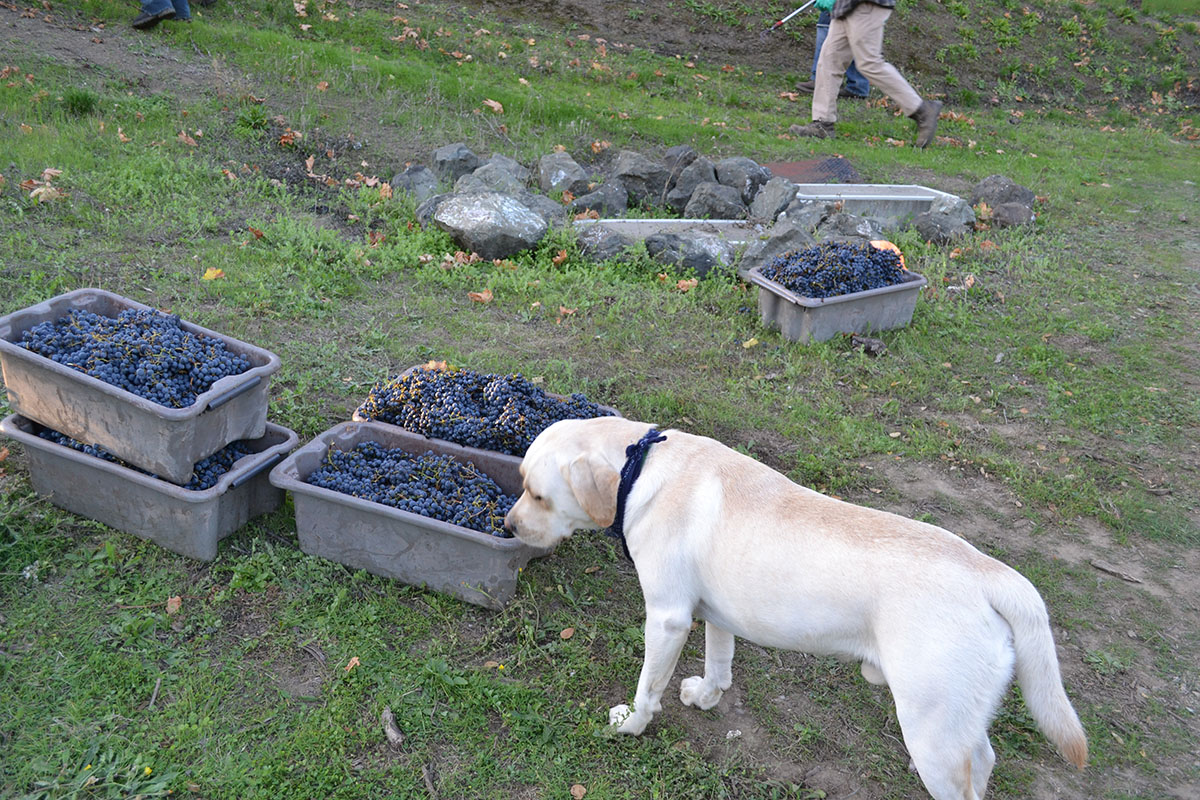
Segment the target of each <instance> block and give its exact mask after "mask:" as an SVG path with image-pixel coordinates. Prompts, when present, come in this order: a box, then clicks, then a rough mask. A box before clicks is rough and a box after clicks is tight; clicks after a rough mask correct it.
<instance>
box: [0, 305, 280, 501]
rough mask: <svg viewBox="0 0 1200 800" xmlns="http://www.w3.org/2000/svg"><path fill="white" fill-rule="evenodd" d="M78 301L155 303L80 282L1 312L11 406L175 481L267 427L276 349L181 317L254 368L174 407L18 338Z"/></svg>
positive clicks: (112, 310) (112, 311)
mask: <svg viewBox="0 0 1200 800" xmlns="http://www.w3.org/2000/svg"><path fill="white" fill-rule="evenodd" d="M73 308H79V309H85V310H88V311H92V312H94V313H96V314H101V315H103V316H106V317H115V316H117V315H118V314H120V313H121V312H122V311H124V310H125V309H128V308H136V309H146V308H149V306H145V305H142V304H141V303H138V302H135V301H133V300H129V299H128V298H125V297H121V296H120V295H115V294H112V293H110V292H106V291H103V290H101V289H77V290H76V291H74V292H69V293H67V294H63V295H59V296H58V297H54V298H51V299H50V300H47V301H45V302H43V303H38V304H37V305H35V306H30V307H29V308H26V309H23V310H21V311H16V312H14V313H12V314H9V315H7V316H4V317H0V370H2V371H3V375H4V385H5V388H6V389H7V390H8V400H9V403H10V404H11V405H12V409H13V411H16V412H17V413H19V414H21V415H22V416H25V417H28V418H29V419H32V420H35V421H37V422H40V423H41V424H43V425H45V426H46V427H48V428H53V429H54V430H56V431H58V432H60V433H63V434H65V435H67V436H70V437H71V438H72V439H76V440H78V441H81V442H86V443H88V444H96V445H99V446H101V447H103V448H104V449H105V450H107V451H109V452H110V453H112V454H113V455H115V456H116V457H118V458H120V459H122V460H124V461H126V462H128V463H130V464H133V465H135V466H137V467H141V468H142V469H144V470H146V471H147V472H153V473H154V474H155V475H161V476H162V477H164V478H166V479H167V480H169V481H173V482H175V483H186V482H187V480H188V476H190V475H191V473H192V465H193V464H195V463H196V462H197V461H199V460H200V459H202V458H204V457H205V456H209V455H212V454H213V453H215V452H217V451H218V450H220V449H221V448H222V447H224V446H225V445H227V444H229V443H230V442H235V441H238V440H239V439H257V438H258V437H260V436H262V435H263V433H264V432H265V431H266V425H267V388H268V386H269V384H270V380H271V375H273V374H274V373H275V372H276V371H277V370H278V369H279V358H278V356H276V355H275V354H274V353H271V352H269V351H267V350H263V349H261V348H258V347H254V346H253V345H249V344H246V343H245V342H240V341H238V340H237V339H231V338H229V337H227V336H222V335H221V334H219V333H216V332H214V331H210V330H208V329H207V328H202V327H200V326H199V325H193V324H191V323H189V322H184V323H182V327H183V329H184V330H187V331H189V332H191V333H195V334H203V335H205V336H211V337H213V338H215V339H220V340H221V341H222V342H224V343H225V347H226V348H228V349H229V350H230V351H231V352H234V353H240V354H241V355H244V356H245V357H246V358H247V359H248V360H249V361H250V369H249V370H247V371H246V372H243V373H241V374H240V375H229V376H226V377H224V378H222V379H220V380H219V381H217V382H216V383H214V384H213V386H212V388H210V389H209V390H208V391H207V392H205V393H203V394H202V395H200V396H199V397H198V398H196V402H195V403H193V404H192V405H190V406H188V407H187V408H170V407H168V406H162V405H159V404H158V403H154V402H151V401H149V400H146V399H145V398H143V397H139V396H137V395H135V394H133V393H131V392H127V391H125V390H124V389H121V388H118V387H116V386H113V385H112V384H109V383H105V382H104V381H102V380H99V379H98V378H93V377H92V376H91V375H87V374H85V373H83V372H79V371H78V370H75V369H71V368H70V367H67V366H64V365H62V364H59V363H56V362H55V361H52V360H51V359H49V358H45V357H44V356H39V355H37V354H36V353H33V352H31V351H29V350H26V349H25V348H23V347H21V346H19V345H18V344H16V343H17V342H19V341H20V340H21V334H23V333H24V332H25V331H27V330H29V329H30V328H32V327H33V326H35V325H37V324H38V323H41V322H48V321H49V322H53V321H56V320H58V319H59V317H62V316H63V315H65V314H66V313H67V312H68V311H69V310H70V309H73Z"/></svg>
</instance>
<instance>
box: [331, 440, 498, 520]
mask: <svg viewBox="0 0 1200 800" xmlns="http://www.w3.org/2000/svg"><path fill="white" fill-rule="evenodd" d="M307 482H308V483H310V484H312V485H313V486H320V487H322V488H325V489H332V490H333V491H335V492H341V493H342V494H348V495H351V496H353V497H358V498H360V499H362V500H370V501H371V502H373V503H382V504H383V505H386V506H392V507H393V508H399V509H401V510H403V511H411V512H412V513H414V514H420V515H421V516H424V517H430V518H431V519H438V520H441V521H443V522H449V523H451V524H452V525H458V526H461V527H463V528H470V529H471V530H474V531H479V532H480V533H486V534H490V535H492V536H499V537H509V536H510V534H509V533H508V532H506V531H505V530H504V515H505V514H507V513H508V510H509V509H510V508H512V505H513V503H515V502H516V500H517V498H515V497H513V496H512V495H508V494H505V493H504V490H503V489H501V488H500V486H499V485H498V484H497V483H496V482H495V481H494V480H492V479H491V478H489V477H488V476H487V475H484V474H483V473H482V472H480V471H479V469H478V468H477V467H476V466H475V465H474V464H470V463H464V462H461V461H457V460H455V459H453V458H451V457H450V456H441V455H435V454H434V453H433V452H427V453H425V454H424V455H421V456H416V455H412V454H411V453H408V452H407V451H405V450H403V449H400V448H394V449H389V448H387V447H384V446H383V445H381V444H379V443H378V442H360V443H359V444H357V445H356V446H355V447H354V449H353V450H346V451H343V450H337V449H335V448H330V449H329V452H328V453H326V455H325V461H324V462H323V463H322V464H321V466H320V467H319V468H317V469H316V470H314V471H313V473H312V474H311V475H309V476H308V479H307Z"/></svg>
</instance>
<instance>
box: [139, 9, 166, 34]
mask: <svg viewBox="0 0 1200 800" xmlns="http://www.w3.org/2000/svg"><path fill="white" fill-rule="evenodd" d="M173 16H175V9H173V8H168V9H167V10H166V11H159V12H158V13H157V14H147V13H146V12H145V11H143V12H142V13H141V14H138V15H137V18H136V19H134V21H133V23H132V24H133V27H135V28H137V29H138V30H139V31H148V30H150V29H151V28H153V27H154V26H155V25H157V24H158V23H160V22H162V21H163V20H164V19H170V18H171V17H173Z"/></svg>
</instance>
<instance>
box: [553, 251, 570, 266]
mask: <svg viewBox="0 0 1200 800" xmlns="http://www.w3.org/2000/svg"><path fill="white" fill-rule="evenodd" d="M566 260H567V251H566V250H559V251H558V255H556V256H554V257H553V258H551V259H550V261H551V262H552V263H553V264H554V266H556V267H557V266H559V265H560V264H562V263H563V262H564V261H566Z"/></svg>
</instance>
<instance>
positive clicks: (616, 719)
mask: <svg viewBox="0 0 1200 800" xmlns="http://www.w3.org/2000/svg"><path fill="white" fill-rule="evenodd" d="M648 722H649V720H646V719H642V718H641V717H640V716H639V715H638V714H637V712H636V711H633V710H632V709H630V708H629V706H627V705H625V704H624V703H622V704H621V705H619V706H613V707H612V708H610V709H609V710H608V724H609V725H611V726H612V727H613V730H615V731H616V732H617V733H628V734H629V735H630V736H637V735H639V734H641V732H642V731H644V730H646V724H647V723H648Z"/></svg>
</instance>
